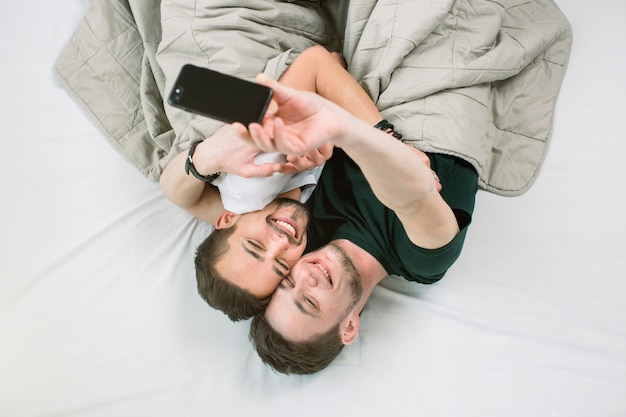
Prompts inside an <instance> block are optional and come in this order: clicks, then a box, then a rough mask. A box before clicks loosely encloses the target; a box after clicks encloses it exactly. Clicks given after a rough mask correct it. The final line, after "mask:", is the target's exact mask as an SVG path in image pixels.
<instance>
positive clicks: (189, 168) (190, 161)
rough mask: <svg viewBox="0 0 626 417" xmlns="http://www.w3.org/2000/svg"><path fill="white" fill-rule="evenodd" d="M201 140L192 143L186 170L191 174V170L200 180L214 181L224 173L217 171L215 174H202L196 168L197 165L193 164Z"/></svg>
mask: <svg viewBox="0 0 626 417" xmlns="http://www.w3.org/2000/svg"><path fill="white" fill-rule="evenodd" d="M200 142H202V141H201V140H199V141H196V142H194V143H192V144H191V147H190V148H189V153H188V154H187V160H186V161H185V172H186V173H187V175H189V172H190V171H191V173H192V174H193V176H194V177H196V178H197V179H199V180H200V181H204V182H208V183H212V182H213V181H215V180H216V179H217V178H218V177H219V176H220V175H221V174H222V173H221V172H216V173H215V174H210V175H202V174H200V173H199V172H198V171H197V170H196V167H195V166H194V165H193V159H192V157H193V153H194V151H195V150H196V146H198V144H199V143H200Z"/></svg>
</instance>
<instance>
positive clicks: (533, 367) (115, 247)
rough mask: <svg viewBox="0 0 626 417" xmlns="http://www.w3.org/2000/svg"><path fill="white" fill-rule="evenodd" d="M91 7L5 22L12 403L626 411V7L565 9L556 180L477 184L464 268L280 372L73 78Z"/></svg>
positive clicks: (149, 411)
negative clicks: (76, 43) (343, 344)
mask: <svg viewBox="0 0 626 417" xmlns="http://www.w3.org/2000/svg"><path fill="white" fill-rule="evenodd" d="M89 4H90V2H88V1H86V0H58V1H56V2H49V1H44V0H36V1H35V2H28V3H23V2H12V3H6V4H4V5H3V6H2V13H1V15H0V16H1V17H0V21H1V22H2V25H1V29H0V30H1V31H2V36H1V37H0V52H1V53H2V56H3V65H2V68H1V69H0V74H1V76H2V81H3V83H2V85H3V100H2V101H1V102H0V108H1V110H2V111H1V114H2V121H3V128H4V131H3V133H2V150H3V151H2V153H1V156H0V170H1V176H0V186H1V191H2V196H3V197H2V202H1V203H0V204H1V207H2V218H1V220H0V231H1V236H2V240H1V250H0V253H1V256H2V262H1V264H0V375H1V377H0V416H6V417H21V416H81V417H83V416H90V417H91V416H116V417H120V416H136V415H145V416H186V417H193V416H245V415H260V416H291V415H300V416H317V415H332V416H334V415H360V416H378V415H389V416H399V417H401V416H418V415H423V416H446V417H449V416H456V415H459V416H465V417H472V416H481V417H483V416H505V417H515V416H520V417H522V416H523V417H527V416H568V417H575V416H576V417H578V416H580V417H588V416H598V417H618V416H624V415H626V303H624V301H623V300H624V299H625V298H626V283H624V272H623V271H624V270H626V257H625V256H624V254H623V250H624V244H623V235H624V233H625V232H626V220H625V217H624V215H623V213H622V210H623V207H624V203H625V202H626V196H625V194H624V186H625V183H624V178H625V177H626V167H625V164H624V163H623V161H622V159H623V152H625V151H626V145H625V144H624V139H625V134H624V131H623V128H622V120H623V117H624V116H623V115H624V114H626V100H625V99H624V91H626V82H624V81H623V75H622V74H623V73H624V71H626V50H624V43H623V40H624V39H626V28H625V26H624V25H623V19H624V18H625V17H626V5H625V4H624V3H623V2H621V1H618V0H603V1H600V2H597V3H595V4H594V5H593V6H587V4H586V3H583V2H582V1H580V0H570V1H560V2H558V5H559V7H560V8H561V10H562V11H563V14H564V15H565V16H566V17H567V19H568V20H569V22H570V24H571V26H572V28H573V32H574V42H573V47H572V50H571V56H570V58H569V65H568V68H567V73H566V76H565V80H564V82H563V85H562V88H561V90H560V93H559V97H558V102H557V105H556V111H555V117H554V123H553V130H552V135H551V141H550V145H549V147H547V153H546V154H545V155H543V156H545V158H543V157H542V165H541V170H540V171H539V173H538V175H536V178H535V177H533V178H532V184H530V185H529V186H528V187H527V188H528V189H523V190H522V191H523V192H521V193H517V194H519V195H515V196H503V195H498V194H497V193H494V192H490V191H480V192H479V194H478V197H477V207H476V212H475V216H474V219H473V223H472V226H471V229H470V232H469V234H468V237H467V241H466V245H465V248H464V251H463V253H462V255H461V257H460V259H459V260H458V262H457V263H456V264H455V265H454V267H453V268H452V269H451V270H450V271H449V272H448V274H447V275H446V277H445V278H444V279H443V280H441V281H440V282H439V283H437V284H435V285H432V286H419V285H416V284H411V283H409V282H406V281H404V280H402V279H401V278H399V277H390V278H387V279H386V280H384V281H383V282H382V284H380V285H379V287H378V288H377V289H376V290H375V292H374V294H373V296H372V298H371V300H370V302H369V304H368V307H367V309H366V310H365V312H364V313H363V317H362V321H363V324H362V330H361V334H360V336H359V339H358V340H357V342H356V343H354V344H353V345H350V346H349V347H347V348H346V349H345V350H344V352H342V354H341V356H340V357H339V358H338V359H337V360H336V361H335V362H334V363H333V364H332V365H331V366H330V367H329V368H328V369H326V370H324V371H322V372H320V373H317V374H315V375H310V376H293V375H292V376H285V375H280V374H276V373H274V372H272V371H271V370H270V369H269V368H267V367H266V366H264V365H263V364H262V363H261V361H260V360H259V359H258V357H257V355H256V353H255V352H254V350H253V349H252V347H251V344H250V343H249V341H248V336H247V335H248V333H247V330H248V323H247V322H245V321H244V322H239V323H232V322H230V321H229V320H228V319H227V318H226V316H224V315H223V314H222V313H220V312H217V311H214V310H212V309H210V308H208V307H207V305H206V304H205V303H204V301H203V300H202V299H201V298H200V297H199V296H198V294H197V291H196V286H195V278H194V271H193V263H192V262H191V259H192V257H193V253H194V251H195V247H196V246H197V245H198V244H199V242H201V241H202V240H203V239H204V236H206V234H208V233H210V231H211V228H210V226H208V225H206V224H203V223H201V222H199V221H197V220H196V219H194V218H192V217H191V216H190V215H188V214H186V213H184V212H183V211H181V210H180V209H178V208H177V207H175V206H174V205H172V204H171V203H170V202H169V201H167V200H166V199H165V198H164V197H163V196H162V194H161V191H160V188H159V185H158V183H157V182H155V181H151V180H149V179H147V178H146V175H145V173H142V172H140V170H138V169H137V167H136V166H135V165H133V164H132V163H129V161H128V159H127V158H125V157H124V156H123V155H122V154H121V153H120V152H119V149H116V148H115V147H114V146H111V143H110V141H107V140H106V138H105V135H104V134H103V132H102V129H101V128H100V126H98V125H97V124H96V123H94V122H93V120H92V118H91V117H90V115H89V114H87V112H86V111H85V109H84V107H81V106H80V105H78V104H77V102H76V101H75V100H74V99H73V97H72V96H71V95H69V94H68V93H67V91H66V89H64V88H63V86H62V85H61V83H60V82H59V81H58V79H57V77H55V76H54V74H53V67H54V64H55V62H56V60H57V57H58V56H59V53H60V52H61V51H62V49H63V48H64V47H65V45H66V44H67V41H68V39H69V38H70V36H71V35H72V33H73V32H74V30H75V28H76V26H77V25H78V24H79V22H80V21H81V19H82V17H83V16H84V14H85V12H86V11H87V9H88V8H89ZM583 6H587V7H583ZM620 242H622V243H620Z"/></svg>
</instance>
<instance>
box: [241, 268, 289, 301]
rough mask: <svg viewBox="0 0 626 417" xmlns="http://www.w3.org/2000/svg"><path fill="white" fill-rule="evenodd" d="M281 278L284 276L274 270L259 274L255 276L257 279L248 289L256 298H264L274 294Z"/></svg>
mask: <svg viewBox="0 0 626 417" xmlns="http://www.w3.org/2000/svg"><path fill="white" fill-rule="evenodd" d="M281 280H282V277H280V276H278V275H276V274H275V273H274V272H272V273H271V274H266V275H262V274H259V275H257V276H256V277H255V281H254V282H253V283H251V285H250V287H249V288H248V291H250V293H251V294H252V295H254V296H255V297H256V298H259V299H264V298H267V297H269V296H270V295H272V293H273V292H274V290H276V287H278V283H279V282H280V281H281Z"/></svg>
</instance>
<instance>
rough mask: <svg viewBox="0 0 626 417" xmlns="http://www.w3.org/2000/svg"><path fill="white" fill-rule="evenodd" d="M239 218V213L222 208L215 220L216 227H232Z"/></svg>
mask: <svg viewBox="0 0 626 417" xmlns="http://www.w3.org/2000/svg"><path fill="white" fill-rule="evenodd" d="M238 219H239V214H235V213H233V212H232V211H228V210H224V211H223V212H222V214H220V215H219V217H218V218H217V220H216V221H215V228H216V229H228V228H229V227H232V226H233V225H234V224H235V223H237V220H238Z"/></svg>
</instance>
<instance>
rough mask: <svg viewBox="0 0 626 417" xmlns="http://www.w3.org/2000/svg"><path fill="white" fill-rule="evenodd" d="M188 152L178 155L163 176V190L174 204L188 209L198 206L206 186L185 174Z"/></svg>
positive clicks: (161, 180) (166, 168)
mask: <svg viewBox="0 0 626 417" xmlns="http://www.w3.org/2000/svg"><path fill="white" fill-rule="evenodd" d="M186 159H187V151H184V152H181V153H180V154H178V155H176V157H175V158H174V159H172V161H170V163H169V164H167V166H166V167H165V169H164V170H163V173H162V174H161V179H160V183H161V190H162V191H163V194H164V195H165V196H166V197H167V198H168V199H169V200H171V201H172V202H173V203H174V204H176V205H177V206H179V207H182V208H188V207H190V206H193V205H195V204H197V202H198V200H199V199H200V197H201V196H202V193H203V191H204V187H205V186H206V184H205V183H204V182H202V181H200V180H198V179H197V178H195V177H194V176H192V175H187V174H186V173H185V161H186Z"/></svg>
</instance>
